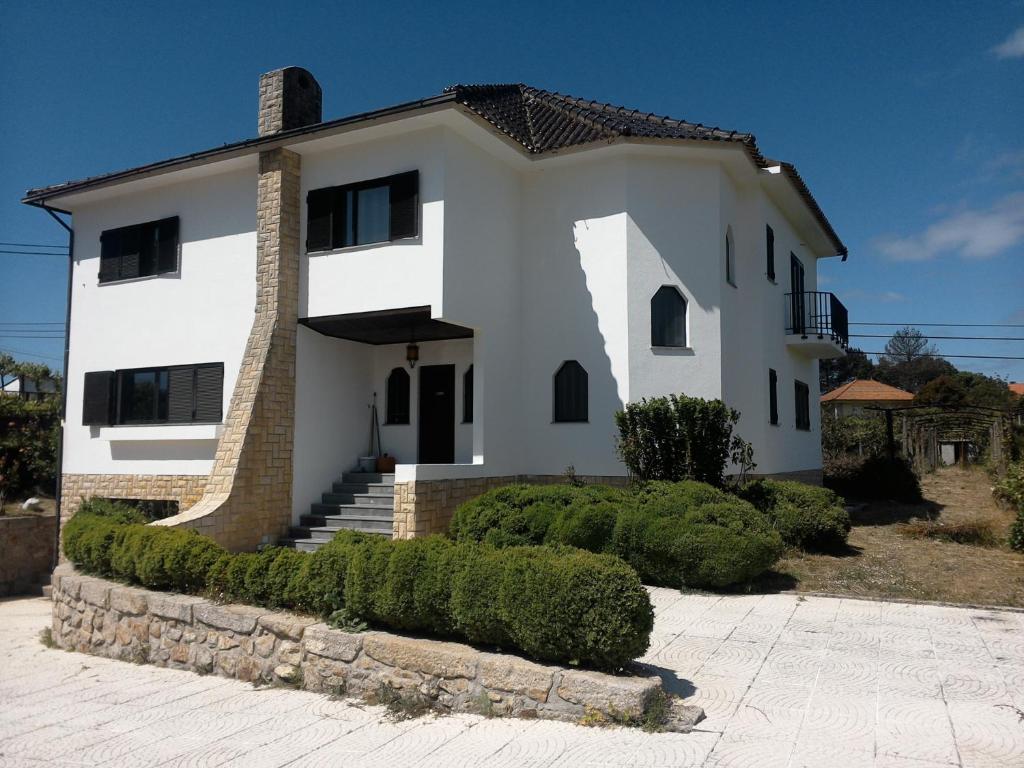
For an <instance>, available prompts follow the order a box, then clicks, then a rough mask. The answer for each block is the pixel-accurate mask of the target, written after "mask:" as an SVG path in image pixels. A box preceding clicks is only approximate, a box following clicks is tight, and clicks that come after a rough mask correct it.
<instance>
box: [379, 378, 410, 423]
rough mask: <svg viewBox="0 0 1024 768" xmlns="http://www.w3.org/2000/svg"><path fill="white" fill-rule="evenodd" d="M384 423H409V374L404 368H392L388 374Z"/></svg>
mask: <svg viewBox="0 0 1024 768" xmlns="http://www.w3.org/2000/svg"><path fill="white" fill-rule="evenodd" d="M384 423H385V424H408V423H409V374H408V373H406V370H405V368H394V369H392V371H391V373H389V374H388V386H387V418H386V419H385V421H384Z"/></svg>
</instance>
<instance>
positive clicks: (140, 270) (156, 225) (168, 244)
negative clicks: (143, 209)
mask: <svg viewBox="0 0 1024 768" xmlns="http://www.w3.org/2000/svg"><path fill="white" fill-rule="evenodd" d="M177 271H178V217H177V216H172V217H171V218H168V219H160V220H159V221H149V222H146V223H145V224H133V225H132V226H130V227H120V228H118V229H108V230H106V231H105V232H104V233H103V234H102V235H100V283H112V282H114V281H116V280H131V279H133V278H136V277H151V276H152V275H162V274H165V273H167V272H177Z"/></svg>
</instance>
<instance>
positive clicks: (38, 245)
mask: <svg viewBox="0 0 1024 768" xmlns="http://www.w3.org/2000/svg"><path fill="white" fill-rule="evenodd" d="M0 245H7V246H13V247H15V248H62V249H63V250H65V251H66V250H67V249H68V247H67V246H66V245H49V244H48V243H0Z"/></svg>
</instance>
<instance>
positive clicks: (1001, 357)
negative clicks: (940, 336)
mask: <svg viewBox="0 0 1024 768" xmlns="http://www.w3.org/2000/svg"><path fill="white" fill-rule="evenodd" d="M864 354H865V355H885V356H887V357H892V355H890V354H889V353H888V352H864ZM914 356H915V357H965V358H972V359H975V360H1024V357H1013V356H1008V355H943V354H937V353H936V354H933V353H931V352H915V353H914Z"/></svg>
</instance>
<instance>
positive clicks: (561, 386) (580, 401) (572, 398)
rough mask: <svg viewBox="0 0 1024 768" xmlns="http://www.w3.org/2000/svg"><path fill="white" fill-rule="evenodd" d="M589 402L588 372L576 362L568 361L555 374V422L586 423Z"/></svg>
mask: <svg viewBox="0 0 1024 768" xmlns="http://www.w3.org/2000/svg"><path fill="white" fill-rule="evenodd" d="M587 400H588V393H587V372H586V371H585V370H584V368H583V366H582V365H580V364H579V363H578V362H576V361H575V360H566V361H565V362H564V363H562V367H561V368H559V369H558V371H557V372H556V373H555V421H557V422H561V421H586V420H587V418H588V402H587Z"/></svg>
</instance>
